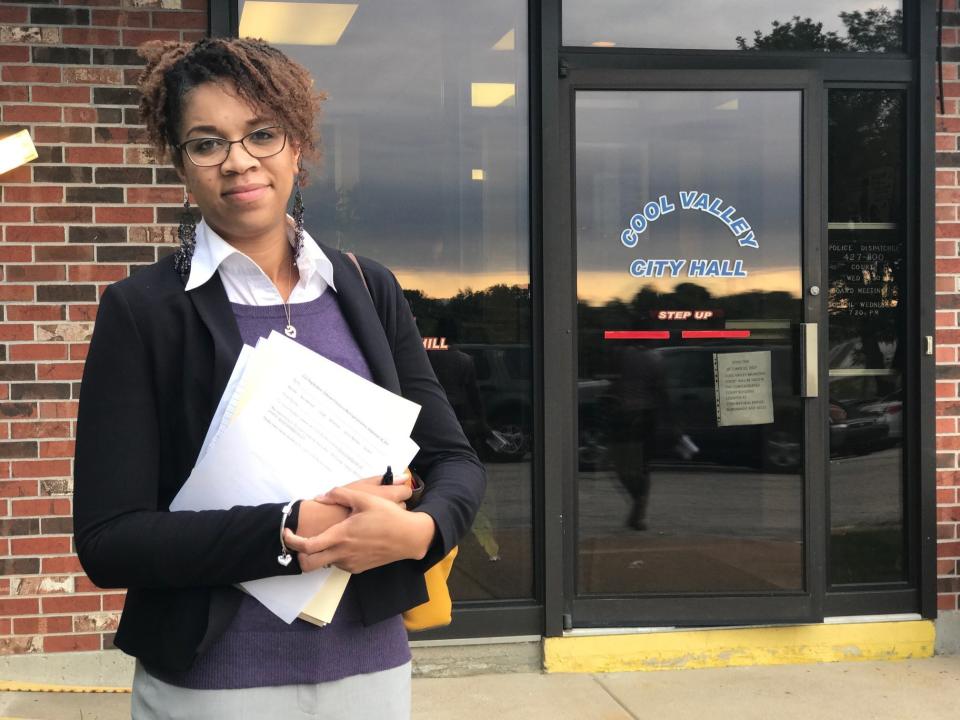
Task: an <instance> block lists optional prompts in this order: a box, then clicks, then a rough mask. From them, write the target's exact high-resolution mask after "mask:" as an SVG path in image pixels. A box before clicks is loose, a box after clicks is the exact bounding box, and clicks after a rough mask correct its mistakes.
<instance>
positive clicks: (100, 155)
mask: <svg viewBox="0 0 960 720" xmlns="http://www.w3.org/2000/svg"><path fill="white" fill-rule="evenodd" d="M66 160H67V162H68V163H94V164H103V165H107V164H116V163H122V162H123V148H114V147H68V148H67V153H66Z"/></svg>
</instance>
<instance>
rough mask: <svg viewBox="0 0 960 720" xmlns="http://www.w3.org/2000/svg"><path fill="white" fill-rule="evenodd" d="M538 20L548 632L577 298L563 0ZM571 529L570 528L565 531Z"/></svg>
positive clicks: (558, 605)
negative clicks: (563, 118)
mask: <svg viewBox="0 0 960 720" xmlns="http://www.w3.org/2000/svg"><path fill="white" fill-rule="evenodd" d="M539 10H540V15H539V25H540V48H539V50H540V103H541V113H542V114H541V118H542V126H541V137H540V143H541V155H540V159H541V169H542V175H541V178H542V180H543V186H542V188H541V198H542V226H541V227H542V231H543V234H542V253H543V257H544V259H545V260H546V258H550V262H544V266H543V271H542V272H543V275H542V278H543V284H542V286H541V289H542V296H543V305H542V307H543V317H542V322H543V345H544V348H549V352H545V353H544V356H543V383H544V388H545V390H549V391H548V392H544V398H543V399H544V402H543V443H542V445H543V453H544V461H543V472H544V490H545V494H544V510H543V513H544V545H545V548H546V555H545V557H544V561H545V562H544V592H545V594H544V605H545V616H544V634H545V635H547V636H548V637H556V636H559V635H562V634H563V615H564V614H565V613H569V612H570V608H569V604H568V603H569V601H568V598H569V594H568V592H567V587H566V585H567V583H568V582H569V581H570V573H567V572H565V567H566V560H567V558H568V557H569V555H568V553H569V541H570V538H571V535H570V533H569V532H568V530H569V529H570V528H569V527H565V525H564V511H565V508H566V507H567V506H568V503H567V501H566V496H567V494H568V492H569V488H568V485H569V483H567V482H565V481H564V479H565V478H568V477H570V476H571V475H572V472H573V465H572V463H571V458H570V457H569V453H568V452H567V450H568V449H569V444H570V438H571V437H573V423H572V413H573V412H575V410H576V404H575V402H576V401H575V397H574V395H575V392H576V382H575V378H576V376H575V375H574V368H573V365H572V360H573V357H574V348H575V344H574V342H573V335H572V328H573V319H574V304H575V302H576V300H575V297H574V295H573V294H572V292H571V284H570V283H571V278H572V273H573V265H572V257H571V254H570V247H569V245H567V244H566V243H564V238H569V237H570V231H569V218H568V217H567V216H566V214H565V213H564V212H562V210H561V208H564V207H565V205H564V198H565V197H567V196H568V195H565V194H564V193H565V191H566V189H567V188H566V185H567V183H568V182H569V178H568V173H567V171H566V168H565V167H564V166H563V164H562V161H561V157H563V154H562V152H561V149H560V125H559V117H558V115H557V111H558V108H559V107H560V95H559V93H560V88H559V81H558V77H557V69H558V66H557V59H558V51H559V44H560V4H559V2H558V0H542V2H540V3H539ZM565 531H566V532H565Z"/></svg>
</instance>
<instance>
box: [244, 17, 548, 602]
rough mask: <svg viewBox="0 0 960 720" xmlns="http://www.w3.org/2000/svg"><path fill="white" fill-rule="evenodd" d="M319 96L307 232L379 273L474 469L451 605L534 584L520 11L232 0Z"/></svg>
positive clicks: (250, 31) (521, 591) (252, 31)
mask: <svg viewBox="0 0 960 720" xmlns="http://www.w3.org/2000/svg"><path fill="white" fill-rule="evenodd" d="M239 10H240V35H241V36H247V35H252V36H256V37H263V38H265V39H266V40H269V41H272V42H274V43H275V44H277V45H278V46H279V47H281V48H282V49H283V50H284V51H285V52H286V53H288V54H289V55H290V56H291V57H292V58H294V59H296V60H297V61H299V62H300V63H302V64H303V65H305V66H306V67H307V68H308V69H309V70H310V72H311V73H312V74H313V76H314V78H315V80H316V85H317V87H318V88H320V89H322V90H323V91H325V92H326V93H327V94H328V96H329V99H328V100H327V102H326V103H325V104H324V114H323V118H322V126H321V132H322V134H323V144H324V158H323V163H322V167H320V168H311V170H312V183H311V184H310V185H309V187H308V188H306V190H305V192H304V203H305V205H306V215H305V217H306V223H307V228H308V230H309V231H310V232H311V233H312V234H313V235H314V237H316V238H317V239H318V240H320V241H321V242H324V243H326V244H328V245H330V246H332V247H334V248H342V249H343V250H350V251H355V252H356V253H358V254H360V255H364V256H369V257H371V258H374V259H376V260H378V261H380V262H382V263H384V264H385V265H386V266H388V267H389V268H390V269H391V270H393V272H394V273H395V274H396V275H397V277H398V278H399V280H400V282H401V284H402V285H403V286H404V288H405V291H406V294H407V299H408V300H409V302H410V305H411V308H412V309H413V312H414V315H415V316H416V318H417V323H418V325H419V328H420V332H421V334H422V335H423V336H424V340H425V345H426V347H427V349H428V354H429V356H430V358H431V362H432V363H433V365H434V368H435V370H436V373H437V376H438V378H439V379H440V381H441V383H442V384H443V386H444V388H445V389H446V391H447V395H448V396H449V398H450V401H451V404H452V405H453V407H454V410H455V411H456V413H457V417H458V418H459V419H460V421H461V423H462V425H463V428H464V430H465V431H466V434H467V436H468V438H469V439H470V441H471V443H472V444H473V445H474V447H475V448H476V449H477V451H478V452H479V454H480V456H481V458H482V459H484V460H485V461H486V463H487V468H488V475H489V484H488V488H487V495H486V499H485V500H484V504H483V507H482V508H481V511H480V515H479V517H478V520H477V522H476V524H475V525H474V528H473V531H472V533H471V534H470V535H469V536H468V537H466V538H464V539H463V541H462V543H461V545H460V556H459V558H458V559H457V562H456V563H455V565H454V571H453V575H452V577H451V580H450V583H451V590H452V594H453V596H454V598H456V599H457V600H471V599H484V600H485V599H504V598H529V597H532V595H533V569H532V568H533V542H532V518H533V508H532V474H531V467H530V440H531V432H532V427H533V422H532V410H531V406H532V400H531V387H532V383H531V375H530V363H529V361H528V362H526V363H523V362H519V363H518V362H515V361H512V360H510V361H508V360H505V357H506V356H508V355H510V354H514V353H516V354H520V355H522V356H527V357H528V356H529V354H530V333H531V325H530V291H529V278H530V272H529V247H530V243H529V187H528V185H529V180H528V177H529V168H528V147H527V145H528V142H527V137H528V131H529V129H528V109H527V96H528V89H527V73H528V65H527V42H526V39H527V24H526V20H527V4H526V3H525V2H521V1H520V0H491V1H490V2H484V3H480V4H478V3H468V2H464V1H462V0H460V1H456V2H443V1H442V0H414V1H413V2H389V1H387V0H371V1H370V2H365V3H361V4H331V3H310V2H303V3H291V2H264V1H262V0H257V1H254V0H248V1H247V2H244V1H243V0H241V2H240V4H239Z"/></svg>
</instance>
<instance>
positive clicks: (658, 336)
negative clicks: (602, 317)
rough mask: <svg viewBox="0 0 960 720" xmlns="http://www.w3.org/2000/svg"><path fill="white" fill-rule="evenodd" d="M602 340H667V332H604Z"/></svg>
mask: <svg viewBox="0 0 960 720" xmlns="http://www.w3.org/2000/svg"><path fill="white" fill-rule="evenodd" d="M603 339H604V340H669V339H670V331H669V330H604V331H603Z"/></svg>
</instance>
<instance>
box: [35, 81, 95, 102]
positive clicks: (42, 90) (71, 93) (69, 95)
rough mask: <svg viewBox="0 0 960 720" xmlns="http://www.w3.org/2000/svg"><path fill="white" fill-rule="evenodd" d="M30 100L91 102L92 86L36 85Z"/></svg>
mask: <svg viewBox="0 0 960 720" xmlns="http://www.w3.org/2000/svg"><path fill="white" fill-rule="evenodd" d="M30 100H32V101H33V102H35V103H89V102H90V88H89V87H84V86H82V85H80V86H76V85H34V86H33V88H32V89H31V90H30Z"/></svg>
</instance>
